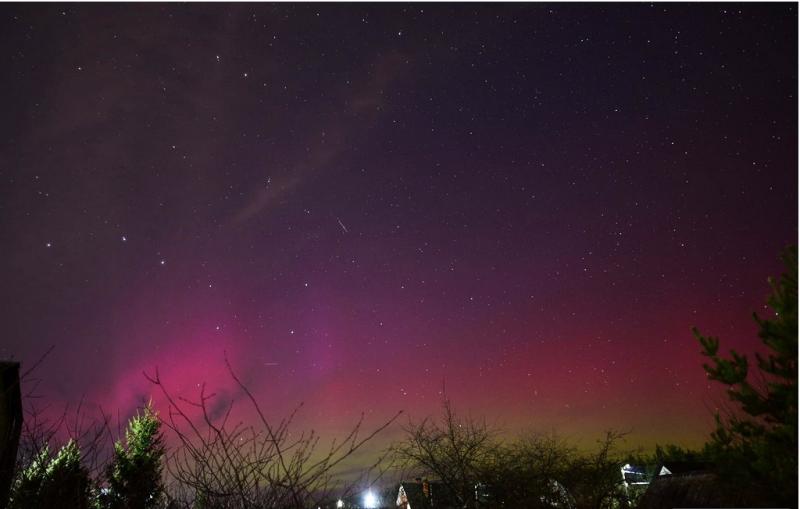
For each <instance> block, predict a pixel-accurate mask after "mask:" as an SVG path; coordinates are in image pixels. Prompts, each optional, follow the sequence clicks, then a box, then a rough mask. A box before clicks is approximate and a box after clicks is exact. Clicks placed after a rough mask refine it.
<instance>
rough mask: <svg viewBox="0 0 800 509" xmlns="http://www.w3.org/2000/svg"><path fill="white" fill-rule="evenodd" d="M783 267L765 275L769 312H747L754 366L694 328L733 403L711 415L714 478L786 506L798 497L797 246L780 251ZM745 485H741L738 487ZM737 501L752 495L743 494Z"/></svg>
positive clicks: (713, 374)
mask: <svg viewBox="0 0 800 509" xmlns="http://www.w3.org/2000/svg"><path fill="white" fill-rule="evenodd" d="M783 259H784V262H785V263H786V266H787V271H786V273H784V274H783V275H782V276H781V278H780V280H779V281H777V282H775V281H773V280H772V279H770V286H771V287H772V294H771V295H770V297H769V299H768V301H767V303H768V304H769V306H770V307H771V308H772V310H773V311H774V313H775V316H774V317H773V318H769V319H762V318H760V317H759V316H758V315H757V314H755V313H754V314H753V317H754V318H755V321H756V323H757V324H758V326H759V333H758V336H759V338H761V342H762V343H763V344H764V346H765V347H766V349H765V351H766V352H767V353H766V356H765V355H762V354H760V353H756V354H755V359H756V367H757V368H758V370H757V371H755V370H751V369H750V363H749V361H748V358H747V356H745V355H741V354H739V353H738V352H736V351H733V350H731V353H730V358H723V357H721V356H720V355H719V353H718V350H719V339H717V338H715V337H706V336H702V335H701V334H700V333H699V332H698V331H697V329H693V332H694V334H695V336H696V337H697V339H698V340H699V341H700V344H701V345H702V348H703V355H705V356H706V357H708V358H709V359H710V360H711V363H710V364H704V366H703V367H704V368H705V370H706V373H708V376H709V378H710V379H712V380H717V381H719V382H721V383H723V384H725V385H726V386H728V394H729V396H730V399H731V400H732V401H733V402H734V403H735V406H736V407H737V408H736V409H735V410H734V412H733V413H732V415H728V416H725V417H722V416H720V415H719V414H717V416H716V420H717V427H716V430H715V431H714V432H713V433H712V436H711V442H710V443H708V444H707V445H706V453H707V454H708V455H709V457H710V459H712V460H713V461H714V462H715V463H716V464H717V466H718V468H719V473H720V477H721V480H722V481H723V482H726V483H728V482H729V483H730V486H731V487H732V489H735V487H737V486H738V487H749V488H750V491H751V493H753V492H757V497H758V500H757V502H758V503H759V504H761V505H764V504H765V503H768V504H774V505H775V506H784V507H791V506H794V504H795V503H796V501H797V445H798V443H797V248H796V247H794V248H790V249H788V250H787V251H786V252H785V253H784V256H783ZM745 489H746V488H745ZM742 497H743V498H742V500H743V501H748V500H750V501H752V495H749V494H746V493H745V494H742Z"/></svg>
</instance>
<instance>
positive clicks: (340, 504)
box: [336, 498, 344, 509]
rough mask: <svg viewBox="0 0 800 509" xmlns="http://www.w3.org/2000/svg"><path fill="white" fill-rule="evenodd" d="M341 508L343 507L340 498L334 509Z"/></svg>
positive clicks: (342, 501)
mask: <svg viewBox="0 0 800 509" xmlns="http://www.w3.org/2000/svg"><path fill="white" fill-rule="evenodd" d="M342 507H344V500H342V499H341V498H340V499H339V500H337V501H336V509H342Z"/></svg>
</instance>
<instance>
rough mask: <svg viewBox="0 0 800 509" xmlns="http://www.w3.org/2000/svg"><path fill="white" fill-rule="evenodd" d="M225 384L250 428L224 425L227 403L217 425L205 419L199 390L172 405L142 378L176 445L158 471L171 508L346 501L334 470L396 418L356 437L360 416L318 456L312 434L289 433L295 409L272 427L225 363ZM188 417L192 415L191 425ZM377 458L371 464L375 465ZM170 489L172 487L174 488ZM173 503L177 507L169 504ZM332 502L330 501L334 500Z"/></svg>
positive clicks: (156, 379)
mask: <svg viewBox="0 0 800 509" xmlns="http://www.w3.org/2000/svg"><path fill="white" fill-rule="evenodd" d="M225 364H226V366H227V368H228V372H229V374H230V376H231V377H232V379H233V380H234V381H235V382H236V384H237V385H238V387H239V389H240V390H241V391H242V393H243V394H244V396H245V400H246V401H247V402H248V403H249V404H250V405H251V406H252V408H253V409H254V410H255V412H256V414H257V416H258V425H256V426H253V425H245V424H244V423H241V422H239V423H232V422H231V418H230V417H231V411H232V409H233V402H231V403H230V404H229V405H227V407H226V410H225V412H224V413H223V415H222V416H221V417H219V418H214V417H212V415H211V413H210V411H209V405H210V404H211V402H212V400H213V399H214V397H215V395H214V394H208V393H207V392H206V389H205V385H202V386H201V390H200V395H199V399H198V400H197V401H190V400H187V399H185V398H181V397H175V396H173V395H172V393H171V392H170V391H169V390H168V389H167V387H166V386H165V385H164V383H163V381H162V380H161V378H160V376H159V374H158V371H157V370H156V372H155V374H154V375H153V376H149V375H147V374H145V376H146V377H147V378H148V379H149V380H150V381H151V382H152V383H153V384H154V385H156V386H157V387H158V388H159V390H160V391H161V393H162V394H163V395H164V397H165V399H166V400H167V402H168V404H169V409H168V411H167V413H166V415H162V416H161V419H162V422H163V424H164V426H165V427H166V428H167V429H168V430H169V431H171V432H172V433H174V435H175V437H176V438H177V442H178V445H177V446H175V447H173V449H172V450H171V451H170V452H169V453H168V457H167V462H166V469H167V472H168V475H169V476H170V477H171V478H172V482H171V483H169V484H171V485H172V487H173V488H177V491H180V492H181V493H180V494H176V491H173V493H172V495H173V498H175V499H176V500H175V501H173V505H174V506H175V507H180V506H181V502H182V503H183V506H193V507H204V508H220V509H223V508H224V509H227V508H231V509H233V508H236V509H246V508H256V507H270V508H298V509H299V508H305V507H317V505H318V503H319V502H320V501H322V500H330V499H331V498H332V493H333V491H334V489H336V490H337V494H346V493H347V492H348V486H346V485H345V482H344V480H343V479H341V478H338V477H337V476H336V475H335V474H336V471H335V469H336V467H339V466H341V465H342V464H343V462H345V460H347V459H348V458H350V457H351V456H352V455H353V454H354V453H355V452H356V451H358V450H359V449H360V448H361V447H362V446H363V445H364V444H365V443H367V442H368V441H370V440H371V439H372V438H374V437H375V436H376V435H377V434H378V433H380V432H381V431H383V430H384V429H386V428H387V427H388V426H389V425H390V424H391V423H393V422H394V421H395V420H396V419H397V417H398V416H399V415H400V413H399V412H398V414H396V415H395V416H394V417H392V418H391V419H389V420H388V421H386V422H385V423H383V424H382V425H380V426H378V427H377V428H376V429H374V430H372V431H371V432H369V433H367V434H364V433H363V431H362V427H363V426H362V425H363V415H362V417H361V419H360V420H359V422H358V423H357V424H356V425H355V426H354V427H353V428H352V430H351V432H350V433H349V434H348V435H347V437H346V438H345V439H344V440H341V441H333V442H332V443H331V444H330V446H329V447H327V448H326V449H322V448H321V438H320V436H319V435H317V434H316V433H315V432H314V431H313V430H312V431H308V432H305V431H304V432H300V433H299V434H293V433H292V423H293V421H294V418H295V416H296V414H297V411H298V410H299V408H300V407H298V408H297V409H295V411H293V412H292V413H291V414H290V415H288V416H286V417H284V418H281V419H280V420H278V421H272V420H271V419H269V418H267V416H266V415H265V413H264V412H263V411H262V409H261V406H260V405H259V403H258V401H257V400H256V398H255V397H254V396H253V394H252V393H251V392H250V390H249V389H248V388H247V387H246V386H245V384H244V383H242V381H241V380H240V379H239V378H238V377H237V375H236V374H235V373H234V371H233V369H232V368H231V366H230V363H229V362H228V360H227V358H226V359H225ZM189 409H193V410H194V411H197V410H199V413H200V418H199V419H193V418H192V417H190V415H189ZM381 461H382V458H379V460H378V461H377V462H376V464H375V465H376V466H377V465H379V464H380V463H381ZM176 485H177V486H176ZM178 498H181V499H182V501H181V500H177V499H178ZM334 500H335V499H334Z"/></svg>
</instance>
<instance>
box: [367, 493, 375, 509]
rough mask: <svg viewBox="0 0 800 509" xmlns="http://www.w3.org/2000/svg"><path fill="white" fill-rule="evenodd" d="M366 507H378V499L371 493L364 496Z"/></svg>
mask: <svg viewBox="0 0 800 509" xmlns="http://www.w3.org/2000/svg"><path fill="white" fill-rule="evenodd" d="M364 507H366V509H376V508H377V507H378V497H376V496H375V494H374V493H372V492H371V491H368V492H366V493H365V494H364Z"/></svg>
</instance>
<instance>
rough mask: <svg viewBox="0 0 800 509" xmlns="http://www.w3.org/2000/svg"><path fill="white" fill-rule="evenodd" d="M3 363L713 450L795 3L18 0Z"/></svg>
mask: <svg viewBox="0 0 800 509" xmlns="http://www.w3.org/2000/svg"><path fill="white" fill-rule="evenodd" d="M0 23H1V24H2V26H0V48H2V50H3V51H2V54H1V55H0V58H2V65H3V72H2V75H1V76H0V92H1V94H0V96H2V97H3V108H2V110H3V119H4V121H3V122H2V123H1V124H0V126H1V127H0V129H2V136H0V183H1V184H0V218H1V219H0V242H1V243H0V245H2V246H3V249H2V251H0V253H2V254H0V256H2V266H3V267H4V269H3V280H4V283H3V285H2V288H3V290H2V293H1V295H2V303H1V304H2V305H0V309H2V323H3V325H4V334H3V339H2V340H0V352H1V353H2V355H3V356H4V357H13V358H16V359H20V360H21V361H23V362H24V363H31V362H33V361H35V360H36V359H37V358H38V357H39V356H40V355H41V354H42V353H44V351H46V350H47V348H48V347H49V346H51V345H55V350H54V351H53V353H52V354H51V356H50V357H49V358H48V359H47V361H46V363H45V364H44V365H43V366H42V367H41V368H40V371H39V372H38V376H39V377H41V378H42V379H43V382H42V385H41V386H40V388H39V389H38V390H39V392H41V393H42V394H44V396H45V399H46V400H47V401H48V402H52V403H54V404H56V405H60V404H64V403H68V402H72V403H76V402H77V401H79V400H80V398H81V397H82V396H83V397H85V399H86V401H87V402H88V404H89V405H101V406H102V407H103V408H105V409H115V410H116V409H119V411H120V412H121V413H123V414H125V413H129V412H131V411H132V410H133V409H134V408H135V407H136V405H138V404H140V403H141V402H142V401H143V400H145V399H146V398H148V397H149V395H150V394H151V392H152V387H150V386H149V384H148V382H147V381H146V380H145V379H144V377H143V376H142V371H143V370H147V371H151V370H152V369H153V368H154V367H156V366H158V368H159V371H160V372H161V373H162V376H163V377H164V379H165V380H166V381H167V383H169V384H171V386H172V387H173V388H174V389H175V390H176V391H177V392H179V393H181V394H185V395H187V396H189V395H193V394H195V393H196V390H197V388H198V387H199V385H200V384H202V383H203V382H206V383H207V384H208V386H209V387H210V388H212V389H213V390H215V391H217V392H218V393H219V394H221V395H222V396H223V397H227V398H233V399H236V398H237V397H238V395H237V394H238V393H237V392H236V391H235V390H234V388H233V384H232V383H231V381H230V380H229V378H228V377H227V376H226V373H225V367H224V363H223V355H224V353H225V352H227V355H228V357H229V358H230V360H231V362H232V364H233V365H234V366H235V367H236V369H237V371H238V372H239V373H240V375H241V376H242V378H243V379H244V380H245V381H246V382H247V384H248V385H249V386H250V387H251V389H252V390H253V391H254V392H255V393H256V394H257V395H258V397H259V398H261V399H263V400H264V401H268V402H269V406H270V409H272V410H274V411H275V412H281V411H285V410H287V409H289V408H292V407H293V406H294V405H296V404H297V403H299V402H305V409H304V411H303V419H305V420H306V421H305V422H308V423H311V424H313V425H314V426H315V427H316V428H317V429H318V430H322V431H331V432H336V431H338V430H340V429H343V428H345V427H346V426H347V425H348V424H350V423H352V421H353V420H354V419H355V418H357V416H358V415H359V414H360V412H362V411H364V412H366V413H367V417H368V420H373V421H375V422H377V421H379V420H381V419H384V418H388V417H390V416H391V415H393V413H394V412H395V411H396V410H399V409H403V410H405V411H406V412H407V413H408V414H409V415H411V416H415V417H420V416H424V415H427V414H429V413H431V412H434V411H436V408H437V405H438V402H439V398H440V397H441V392H440V391H441V390H442V383H443V381H444V384H445V386H446V390H447V393H448V394H449V396H450V397H451V398H452V399H453V400H454V402H455V403H456V405H457V407H459V408H463V409H464V411H468V412H471V413H473V414H475V415H485V416H487V418H488V419H490V420H492V421H493V422H499V423H502V424H503V425H505V426H507V427H509V428H511V429H523V428H539V429H553V428H554V429H558V430H561V431H563V432H564V433H567V434H571V435H572V436H578V437H583V436H586V437H594V436H595V434H597V433H599V432H601V431H602V430H603V429H606V428H609V427H615V428H619V429H630V430H631V431H632V434H631V440H632V441H633V443H640V444H651V443H654V442H656V441H659V442H661V443H663V442H667V441H672V442H678V443H684V444H688V445H694V444H697V443H699V442H701V441H702V440H703V439H704V438H705V436H706V434H707V432H708V430H709V429H710V426H711V422H712V419H711V413H710V410H711V409H713V408H714V406H715V405H716V404H717V403H718V402H719V401H721V393H720V392H719V390H717V388H716V387H713V386H711V385H710V384H709V382H708V381H707V380H706V379H705V375H704V373H703V370H702V367H701V363H702V359H701V356H700V348H699V345H698V344H696V342H695V340H694V339H693V337H692V335H691V333H690V327H692V326H694V325H696V326H698V327H700V328H701V329H702V330H703V331H707V332H710V333H713V334H716V335H719V336H721V338H722V341H723V345H727V346H731V347H736V348H738V349H740V350H743V351H746V352H749V351H752V350H753V349H755V348H756V345H757V344H758V340H757V338H756V336H755V330H756V328H755V325H754V324H753V323H752V320H751V318H750V314H751V312H752V311H754V310H758V311H761V310H762V309H763V303H764V300H765V299H764V298H765V296H766V294H767V292H768V287H767V285H766V277H767V276H768V275H773V274H777V273H779V272H780V270H781V265H780V261H779V258H778V255H779V253H780V251H781V249H783V248H784V247H785V246H786V245H788V244H790V243H793V242H796V238H797V237H796V235H797V220H796V217H797V216H796V208H797V136H798V132H797V115H796V112H797V97H796V90H797V6H796V5H794V4H770V5H758V4H691V5H683V4H668V3H664V4H624V5H622V4H620V5H610V4H592V5H587V4H505V5H483V4H462V5H459V4H446V5H433V4H384V5H370V4H347V5H345V4H341V5H320V4H276V5H270V4H226V5H209V4H188V5H187V4H157V5H156V4H141V5H102V4H91V5H90V4H85V5H84V4H63V5H59V4H47V5H44V4H39V5H4V6H2V7H0Z"/></svg>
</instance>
